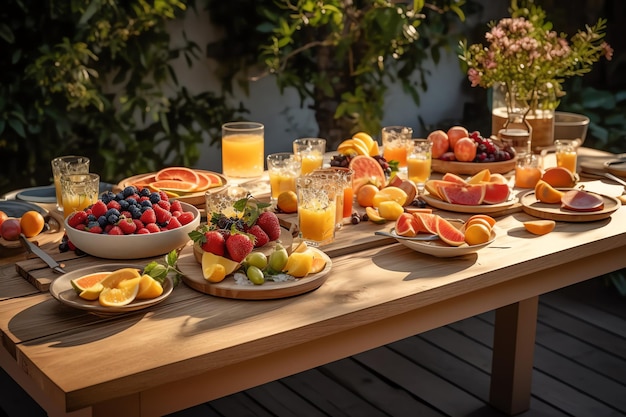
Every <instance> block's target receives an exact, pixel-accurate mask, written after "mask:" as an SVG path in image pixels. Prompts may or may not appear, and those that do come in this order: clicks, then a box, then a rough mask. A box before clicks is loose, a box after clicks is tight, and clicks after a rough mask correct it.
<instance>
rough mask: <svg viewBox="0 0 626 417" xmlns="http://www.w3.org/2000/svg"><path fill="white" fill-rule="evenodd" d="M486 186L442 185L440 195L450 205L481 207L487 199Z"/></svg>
mask: <svg viewBox="0 0 626 417" xmlns="http://www.w3.org/2000/svg"><path fill="white" fill-rule="evenodd" d="M485 188H486V187H485V185H484V184H466V185H456V184H455V185H440V186H439V193H440V194H441V195H442V197H443V198H444V200H445V201H447V202H448V203H450V204H459V205H462V206H479V205H480V204H482V202H483V199H484V198H485Z"/></svg>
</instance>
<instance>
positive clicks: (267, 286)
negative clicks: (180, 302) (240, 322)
mask: <svg viewBox="0 0 626 417" xmlns="http://www.w3.org/2000/svg"><path fill="white" fill-rule="evenodd" d="M311 250H313V251H315V252H316V254H317V255H319V256H321V257H323V258H324V259H325V260H326V266H325V267H324V269H323V270H322V271H321V272H318V273H316V274H311V275H307V276H306V277H304V278H300V279H296V280H295V281H286V282H273V281H266V282H265V283H264V284H262V285H239V284H237V282H236V281H235V279H234V278H233V276H232V275H229V276H227V277H226V278H225V279H224V281H222V282H218V283H211V282H208V281H207V280H205V279H204V277H203V276H202V268H201V266H200V264H199V263H198V261H197V260H196V258H195V256H194V254H193V247H191V246H187V247H185V249H183V251H182V252H181V253H180V256H179V258H178V269H179V270H180V271H181V272H182V273H183V277H182V280H183V282H184V283H185V284H187V285H188V286H189V287H191V288H193V289H194V290H196V291H200V292H202V293H205V294H209V295H213V296H216V297H223V298H233V299H236V300H273V299H277V298H286V297H292V296H296V295H301V294H304V293H307V292H309V291H313V290H315V289H317V288H319V287H320V286H321V285H322V284H323V283H324V282H325V281H326V278H327V277H328V273H329V272H330V269H331V267H332V261H331V260H330V257H328V255H326V254H325V253H324V252H322V251H321V250H319V249H316V248H311Z"/></svg>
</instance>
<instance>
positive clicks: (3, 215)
mask: <svg viewBox="0 0 626 417" xmlns="http://www.w3.org/2000/svg"><path fill="white" fill-rule="evenodd" d="M8 218H9V216H8V215H7V214H6V213H5V212H4V211H1V210H0V226H2V222H3V221H5V220H6V219H8Z"/></svg>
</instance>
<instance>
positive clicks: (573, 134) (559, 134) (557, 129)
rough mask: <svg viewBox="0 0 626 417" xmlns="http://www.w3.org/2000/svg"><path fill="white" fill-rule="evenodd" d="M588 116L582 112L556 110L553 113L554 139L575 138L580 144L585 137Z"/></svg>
mask: <svg viewBox="0 0 626 417" xmlns="http://www.w3.org/2000/svg"><path fill="white" fill-rule="evenodd" d="M588 126H589V118H588V117H587V116H585V115H584V114H577V113H566V112H560V111H557V112H555V113H554V139H556V140H558V139H569V140H577V141H578V142H579V143H578V145H579V146H580V145H582V144H583V143H584V142H585V138H586V137H587V127H588Z"/></svg>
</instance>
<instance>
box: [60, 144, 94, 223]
mask: <svg viewBox="0 0 626 417" xmlns="http://www.w3.org/2000/svg"><path fill="white" fill-rule="evenodd" d="M51 164H52V176H53V177H54V191H55V193H56V197H57V210H59V211H62V210H63V196H62V194H61V175H66V174H86V173H88V172H89V158H87V157H86V156H77V155H67V156H59V157H57V158H54V159H53V160H52V161H51Z"/></svg>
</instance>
